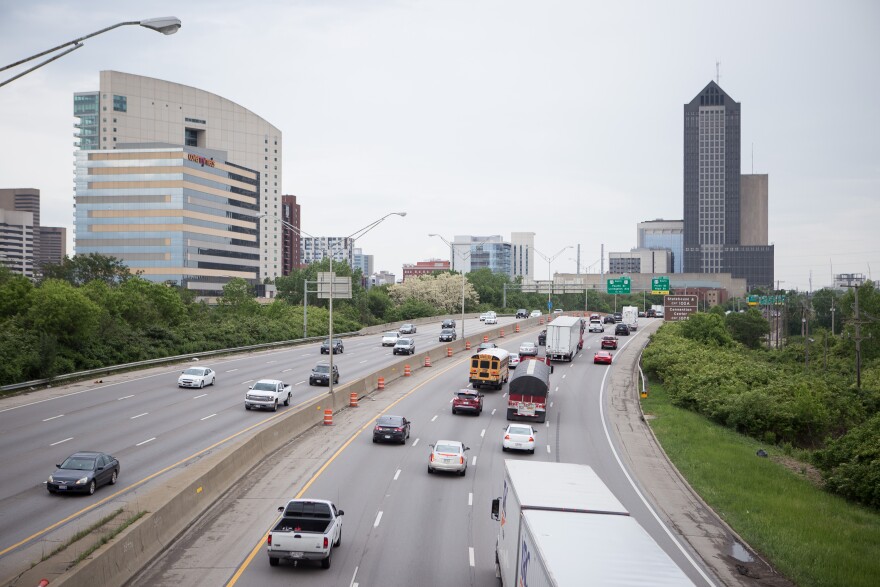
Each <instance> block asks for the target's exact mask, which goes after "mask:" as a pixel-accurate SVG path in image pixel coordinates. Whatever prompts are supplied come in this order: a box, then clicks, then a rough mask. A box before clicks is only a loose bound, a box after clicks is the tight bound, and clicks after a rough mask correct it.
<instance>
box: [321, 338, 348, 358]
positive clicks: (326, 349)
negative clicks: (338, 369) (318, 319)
mask: <svg viewBox="0 0 880 587" xmlns="http://www.w3.org/2000/svg"><path fill="white" fill-rule="evenodd" d="M344 352H345V345H343V344H342V339H341V338H334V339H333V354H334V355H335V354H337V353H344ZM321 354H322V355H329V354H330V339H329V338H328V339H327V340H325V341H324V342H322V343H321Z"/></svg>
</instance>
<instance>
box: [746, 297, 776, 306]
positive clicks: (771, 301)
mask: <svg viewBox="0 0 880 587" xmlns="http://www.w3.org/2000/svg"><path fill="white" fill-rule="evenodd" d="M750 297H752V296H750ZM749 303H751V301H750V302H749ZM758 303H759V304H761V305H762V306H778V305H779V304H784V303H785V296H759V297H758Z"/></svg>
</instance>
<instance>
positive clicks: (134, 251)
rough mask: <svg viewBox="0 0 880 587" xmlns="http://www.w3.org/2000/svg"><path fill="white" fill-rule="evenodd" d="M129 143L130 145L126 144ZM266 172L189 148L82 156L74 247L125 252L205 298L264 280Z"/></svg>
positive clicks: (154, 276)
mask: <svg viewBox="0 0 880 587" xmlns="http://www.w3.org/2000/svg"><path fill="white" fill-rule="evenodd" d="M123 146H124V144H123ZM259 185H260V173H259V172H257V171H255V170H253V169H247V168H246V167H243V166H241V165H238V164H236V163H235V162H233V161H230V160H229V158H228V156H227V154H226V153H224V152H222V151H213V150H209V149H197V148H195V147H182V146H172V145H165V146H155V145H154V146H148V145H145V146H144V147H142V148H137V149H121V148H120V149H116V150H103V149H100V150H80V151H78V152H77V153H76V217H75V220H74V222H75V226H76V250H77V254H88V253H98V254H101V255H106V256H112V257H116V258H118V259H121V260H122V261H123V262H124V263H125V264H126V265H127V266H128V267H129V268H130V269H131V270H132V271H133V272H134V271H138V272H141V273H142V275H143V277H144V278H145V279H149V280H151V281H157V282H165V283H171V284H174V285H178V286H180V287H182V288H184V289H188V290H192V291H193V292H195V293H196V294H197V295H198V296H200V297H212V296H218V295H221V294H222V290H223V285H225V284H226V283H227V282H228V281H230V280H231V279H233V278H242V279H245V280H247V281H249V282H250V283H252V284H257V282H258V275H259V271H260V252H261V251H260V195H259V192H258V190H259Z"/></svg>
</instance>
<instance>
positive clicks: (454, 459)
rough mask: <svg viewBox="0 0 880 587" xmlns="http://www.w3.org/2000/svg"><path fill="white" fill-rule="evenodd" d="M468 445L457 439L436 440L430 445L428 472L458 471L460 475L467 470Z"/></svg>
mask: <svg viewBox="0 0 880 587" xmlns="http://www.w3.org/2000/svg"><path fill="white" fill-rule="evenodd" d="M468 450H470V447H469V446H465V445H464V443H462V442H459V441H457V440H438V441H437V442H436V444H432V445H431V456H430V457H428V473H433V472H435V471H448V472H450V473H458V474H459V475H461V476H462V477H464V474H465V473H466V472H467V455H465V454H464V453H465V451H468Z"/></svg>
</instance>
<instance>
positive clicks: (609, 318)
mask: <svg viewBox="0 0 880 587" xmlns="http://www.w3.org/2000/svg"><path fill="white" fill-rule="evenodd" d="M602 323H603V324H614V316H613V315H611V314H607V315H606V316H605V317H604V318H602Z"/></svg>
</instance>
